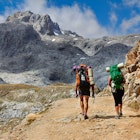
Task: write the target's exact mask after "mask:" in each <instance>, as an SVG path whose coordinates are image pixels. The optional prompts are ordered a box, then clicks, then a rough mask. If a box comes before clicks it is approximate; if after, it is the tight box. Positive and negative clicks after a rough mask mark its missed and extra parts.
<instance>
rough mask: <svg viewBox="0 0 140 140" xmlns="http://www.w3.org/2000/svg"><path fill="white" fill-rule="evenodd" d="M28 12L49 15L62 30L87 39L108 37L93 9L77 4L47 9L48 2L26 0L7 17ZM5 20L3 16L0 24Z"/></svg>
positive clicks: (8, 11)
mask: <svg viewBox="0 0 140 140" xmlns="http://www.w3.org/2000/svg"><path fill="white" fill-rule="evenodd" d="M27 10H30V11H31V12H34V13H36V14H48V15H50V17H51V19H52V20H53V21H54V22H57V23H58V24H59V25H60V28H62V29H65V30H71V31H72V32H76V33H77V34H79V35H81V36H83V37H86V38H98V37H102V36H106V35H108V32H107V30H106V29H105V28H104V27H102V26H100V25H99V23H98V21H97V19H96V16H95V15H94V13H93V11H91V9H89V8H85V7H84V8H83V9H80V8H79V6H78V5H76V4H75V5H73V6H71V7H70V6H63V7H61V8H58V7H47V1H46V0H25V1H24V3H22V4H21V5H18V6H17V9H7V11H6V15H7V14H9V15H11V14H13V13H14V12H16V11H27ZM3 18H5V16H4V17H3ZM3 18H2V16H1V18H0V22H2V20H3ZM114 20H115V19H114Z"/></svg>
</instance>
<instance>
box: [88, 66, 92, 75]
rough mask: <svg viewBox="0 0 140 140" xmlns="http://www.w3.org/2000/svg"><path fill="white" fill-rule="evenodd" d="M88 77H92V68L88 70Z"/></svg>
mask: <svg viewBox="0 0 140 140" xmlns="http://www.w3.org/2000/svg"><path fill="white" fill-rule="evenodd" d="M88 76H89V77H93V69H92V68H88Z"/></svg>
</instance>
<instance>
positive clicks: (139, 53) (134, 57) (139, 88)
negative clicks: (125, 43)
mask: <svg viewBox="0 0 140 140" xmlns="http://www.w3.org/2000/svg"><path fill="white" fill-rule="evenodd" d="M125 65H126V72H127V74H126V80H127V85H126V96H125V101H126V102H127V103H128V105H129V106H131V107H133V108H135V109H139V108H140V100H139V98H140V41H138V43H137V44H136V45H135V46H134V47H133V48H132V49H131V50H130V51H129V53H128V54H127V55H126V61H125Z"/></svg>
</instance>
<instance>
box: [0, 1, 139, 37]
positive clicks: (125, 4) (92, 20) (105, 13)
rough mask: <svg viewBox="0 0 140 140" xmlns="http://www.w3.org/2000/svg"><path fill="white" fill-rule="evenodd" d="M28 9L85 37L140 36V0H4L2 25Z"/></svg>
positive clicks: (2, 2)
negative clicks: (19, 12)
mask: <svg viewBox="0 0 140 140" xmlns="http://www.w3.org/2000/svg"><path fill="white" fill-rule="evenodd" d="M27 10H30V11H31V12H33V13H35V14H41V15H45V14H48V15H50V17H51V19H52V20H53V21H54V22H57V23H58V24H59V26H60V28H62V29H64V30H71V31H73V32H76V33H78V34H79V35H81V36H83V37H85V38H100V37H102V36H112V35H114V36H116V35H119V36H120V35H127V34H139V33H140V0H0V23H2V22H4V21H5V19H6V18H7V17H8V16H10V15H12V14H13V13H15V12H17V11H27Z"/></svg>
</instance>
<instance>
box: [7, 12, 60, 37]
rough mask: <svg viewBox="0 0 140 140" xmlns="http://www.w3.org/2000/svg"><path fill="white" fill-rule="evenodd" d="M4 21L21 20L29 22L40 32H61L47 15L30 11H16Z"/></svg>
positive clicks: (56, 33) (50, 33)
mask: <svg viewBox="0 0 140 140" xmlns="http://www.w3.org/2000/svg"><path fill="white" fill-rule="evenodd" d="M6 22H22V23H24V24H29V25H32V26H33V27H34V29H35V30H36V31H37V32H39V33H40V34H42V35H44V34H47V35H59V34H62V32H61V30H60V28H59V25H58V24H57V23H55V22H53V21H52V20H51V18H50V16H49V15H42V16H41V15H39V14H34V13H32V12H30V11H26V12H17V13H15V14H13V15H11V16H9V17H8V18H7V19H6Z"/></svg>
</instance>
